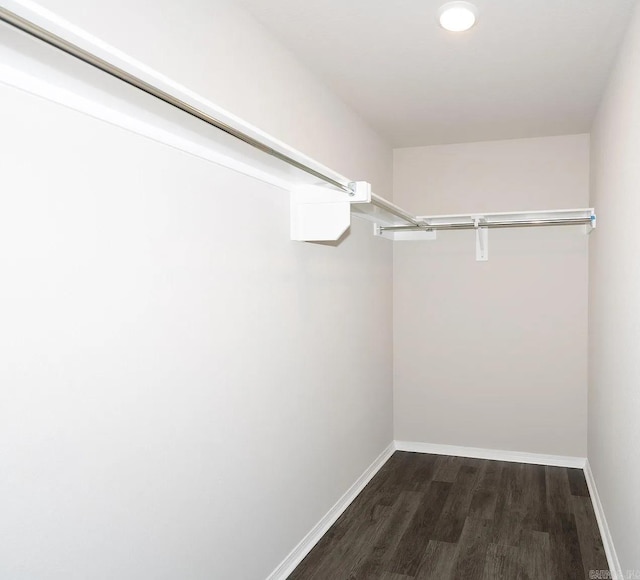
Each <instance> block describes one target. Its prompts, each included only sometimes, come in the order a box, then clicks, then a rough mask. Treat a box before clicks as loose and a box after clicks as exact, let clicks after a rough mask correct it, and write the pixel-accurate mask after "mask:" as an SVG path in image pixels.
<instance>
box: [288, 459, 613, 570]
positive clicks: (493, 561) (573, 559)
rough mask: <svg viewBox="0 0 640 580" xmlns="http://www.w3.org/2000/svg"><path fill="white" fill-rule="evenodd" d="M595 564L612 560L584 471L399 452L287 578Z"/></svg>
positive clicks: (584, 567) (595, 566)
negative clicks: (605, 548)
mask: <svg viewBox="0 0 640 580" xmlns="http://www.w3.org/2000/svg"><path fill="white" fill-rule="evenodd" d="M590 570H608V566H607V560H606V557H605V554H604V548H603V546H602V540H601V538H600V532H599V531H598V525H597V523H596V518H595V515H594V512H593V507H592V505H591V500H590V498H589V491H588V489H587V484H586V481H585V479H584V474H583V472H582V470H580V469H567V468H564V467H548V466H542V465H528V464H523V463H507V462H503V461H487V460H483V459H466V458H462V457H448V456H443V455H425V454H419V453H406V452H402V451H396V453H394V455H393V456H392V457H391V459H389V461H388V462H387V463H386V464H385V465H384V466H383V467H382V469H381V470H380V471H379V472H378V473H377V474H376V476H375V477H374V478H373V479H372V480H371V482H370V483H369V484H368V485H367V486H366V487H365V489H364V490H363V491H362V493H360V495H359V496H358V497H357V498H356V500H355V501H354V502H353V503H352V504H351V505H350V506H349V508H348V509H347V510H346V511H345V513H344V514H343V515H342V516H341V517H340V518H339V519H338V521H336V523H335V524H334V525H333V526H332V527H331V528H330V529H329V531H328V532H327V533H326V534H325V536H324V537H323V538H322V539H321V540H320V542H319V543H318V544H317V545H316V546H315V547H314V548H313V550H312V551H311V552H310V553H309V554H308V555H307V557H306V558H305V559H304V560H303V561H302V562H301V563H300V565H299V566H298V567H297V568H296V569H295V570H294V571H293V573H292V574H291V575H290V576H289V580H310V579H318V580H324V579H327V580H329V579H330V580H342V579H344V580H346V579H349V580H352V579H353V580H355V579H360V578H362V579H368V580H410V579H414V578H420V579H426V578H429V579H434V580H447V579H451V580H454V579H455V580H473V579H476V578H477V579H482V580H493V579H505V580H519V579H535V580H538V579H543V580H546V579H557V580H570V579H577V578H579V579H580V580H582V579H585V578H589V571H590ZM599 577H605V576H604V575H601V576H599Z"/></svg>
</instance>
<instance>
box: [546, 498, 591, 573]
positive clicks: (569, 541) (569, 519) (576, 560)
mask: <svg viewBox="0 0 640 580" xmlns="http://www.w3.org/2000/svg"><path fill="white" fill-rule="evenodd" d="M567 501H568V502H569V503H571V502H570V500H567ZM549 540H550V551H551V558H552V562H553V565H552V572H553V573H554V576H553V577H554V578H563V579H566V580H583V579H584V577H585V576H584V566H583V563H582V552H581V550H580V541H579V539H578V530H577V527H576V523H575V518H574V515H573V514H572V513H563V512H559V513H557V514H555V515H554V518H553V519H552V521H551V529H550V532H549Z"/></svg>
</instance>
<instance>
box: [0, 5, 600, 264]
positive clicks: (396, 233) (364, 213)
mask: <svg viewBox="0 0 640 580" xmlns="http://www.w3.org/2000/svg"><path fill="white" fill-rule="evenodd" d="M0 21H1V22H0V56H1V57H2V58H1V59H0V60H1V61H2V63H3V64H2V66H1V67H0V82H2V83H4V84H7V85H9V86H13V87H16V88H18V89H20V90H23V91H26V92H29V93H31V94H34V95H37V96H39V97H42V98H45V99H47V100H50V101H52V102H56V103H58V104H61V105H63V106H65V107H68V108H71V109H74V110H76V111H79V112H81V113H83V114H86V115H90V116H92V117H94V118H97V119H101V120H103V121H106V122H108V123H111V124H114V125H118V126H120V127H122V128H124V129H126V130H128V131H131V132H134V133H137V134H140V135H144V136H145V137H148V138H150V139H153V140H154V141H157V142H160V143H164V144H166V145H169V146H171V147H173V148H176V149H180V150H182V151H185V152H187V153H189V154H191V155H195V156H197V157H200V158H202V159H206V160H207V161H210V162H213V163H216V164H218V165H222V166H225V167H228V168H231V169H233V170H234V171H238V172H241V173H244V174H246V175H250V176H251V177H254V178H256V179H260V180H262V181H264V182H267V183H270V184H272V185H275V186H277V187H279V188H281V189H285V190H287V191H289V192H290V198H291V233H290V235H291V239H293V240H300V241H331V240H338V239H339V238H340V237H341V236H342V235H343V234H344V232H345V231H346V230H347V229H348V228H349V225H350V223H351V215H354V216H357V217H360V218H364V219H366V220H369V221H371V222H373V223H374V233H375V234H376V235H379V236H382V237H385V238H389V239H392V240H432V239H435V237H436V232H437V231H438V230H455V229H475V230H476V245H477V257H478V259H480V260H485V259H486V258H487V255H488V254H487V242H488V237H487V234H488V230H489V229H491V228H507V227H532V226H549V225H580V224H584V225H586V226H587V229H588V230H589V231H590V230H591V229H593V228H594V227H595V214H594V211H593V209H592V208H588V209H578V210H553V211H536V212H531V211H529V212H508V213H482V214H467V215H447V216H414V215H412V214H411V213H409V212H407V211H405V210H403V209H402V208H400V207H398V206H397V205H394V204H393V203H391V202H390V201H387V200H386V199H384V198H383V197H380V196H378V195H376V194H374V193H372V192H371V186H370V184H369V183H367V182H365V181H353V180H350V179H348V178H346V177H345V176H343V175H341V174H339V173H337V172H335V171H333V170H331V169H330V168H328V167H326V166H324V165H322V164H321V163H318V162H317V161H315V160H313V159H311V158H310V157H308V156H306V155H304V154H303V153H301V152H300V151H297V150H295V149H294V148H292V147H290V146H288V145H287V144H286V143H283V142H282V141H280V140H278V139H276V138H274V137H273V136H271V135H269V134H268V133H266V132H264V131H262V130H260V129H258V128H257V127H255V126H253V125H251V124H249V123H247V122H246V121H244V120H242V119H240V118H239V117H237V116H235V115H233V114H232V113H230V112H228V111H226V110H224V109H222V108H220V107H218V106H217V105H216V104H214V103H212V102H211V101H208V100H207V99H204V98H203V97H202V96H200V95H198V94H197V93H194V92H193V91H190V90H189V89H187V88H186V87H184V86H182V85H180V84H178V83H176V82H174V81H172V80H171V79H169V78H167V77H166V76H164V75H162V74H160V73H159V72H157V71H154V70H153V69H151V68H149V67H148V66H146V65H144V64H143V63H140V62H139V61H136V60H135V59H133V58H131V57H129V56H128V55H126V54H124V53H122V52H121V51H119V50H117V49H116V48H114V47H111V46H109V45H107V44H106V43H104V42H102V41H101V40H100V39H98V38H95V37H94V36H92V35H90V34H88V33H87V32H86V31H84V30H81V29H79V28H78V27H76V26H74V25H73V24H71V23H69V22H66V21H64V20H62V19H61V18H59V17H57V16H56V15H54V14H53V13H51V12H49V11H47V10H46V9H44V8H42V7H39V6H37V5H35V4H33V3H31V2H28V1H27V0H3V2H2V6H0ZM24 33H26V34H24ZM105 73H107V74H105Z"/></svg>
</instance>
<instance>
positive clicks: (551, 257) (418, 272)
mask: <svg viewBox="0 0 640 580" xmlns="http://www.w3.org/2000/svg"><path fill="white" fill-rule="evenodd" d="M588 175H589V137H588V136H587V135H575V136H566V137H550V138H541V139H523V140H513V141H494V142H482V143H469V144H461V145H445V146H430V147H420V148H410V149H398V150H396V151H395V163H394V182H395V183H394V192H395V201H396V203H398V204H399V205H401V206H403V207H406V208H407V209H409V210H410V211H412V212H416V213H418V214H423V215H424V214H443V213H444V214H446V213H464V212H482V211H487V212H489V211H518V210H536V209H540V210H542V209H563V208H565V209H568V208H577V207H586V206H587V202H588ZM587 244H588V241H587V237H586V236H585V235H584V233H583V229H582V228H581V227H576V228H535V229H517V230H491V231H490V232H489V261H488V262H476V261H475V236H474V232H472V231H462V232H439V233H438V239H437V240H436V241H434V242H397V243H395V244H394V365H395V366H394V374H395V378H394V413H395V438H396V439H399V440H406V441H418V442H426V443H442V444H450V445H461V446H471V447H481V448H490V449H504V450H511V451H524V452H532V453H546V454H555V455H565V456H579V457H584V456H586V416H587V407H586V405H587V395H586V381H587V377H586V370H587V361H586V350H587Z"/></svg>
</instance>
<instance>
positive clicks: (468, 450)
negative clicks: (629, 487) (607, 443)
mask: <svg viewBox="0 0 640 580" xmlns="http://www.w3.org/2000/svg"><path fill="white" fill-rule="evenodd" d="M395 443H396V449H397V450H399V451H413V452H414V453H434V454H435V455H454V456H457V457H473V458H475V459H493V460H496V461H513V462H516V463H534V464H536V465H553V466H556V467H577V468H579V469H583V468H584V466H585V463H586V461H587V460H586V459H585V458H584V457H565V456H562V455H545V454H543V453H525V452H522V451H503V450H501V449H481V448H479V447H459V446H457V445H440V444H437V443H419V442H414V441H396V442H395Z"/></svg>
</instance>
